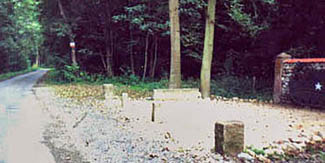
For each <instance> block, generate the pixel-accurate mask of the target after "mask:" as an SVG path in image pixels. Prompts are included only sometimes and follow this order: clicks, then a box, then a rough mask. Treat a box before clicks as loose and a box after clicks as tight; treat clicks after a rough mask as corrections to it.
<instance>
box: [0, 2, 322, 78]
mask: <svg viewBox="0 0 325 163" xmlns="http://www.w3.org/2000/svg"><path fill="white" fill-rule="evenodd" d="M172 1H174V2H175V0H170V1H168V0H161V1H155V0H138V1H132V0H0V20H1V21H0V56H1V61H0V62H1V64H0V73H6V72H11V71H19V70H23V69H26V68H30V67H32V66H35V67H38V66H39V65H40V66H42V67H52V68H55V69H56V70H58V72H57V79H58V80H67V79H66V77H65V75H66V73H64V72H66V71H70V72H71V71H72V72H77V73H78V75H81V76H82V75H84V74H86V75H92V76H104V77H113V76H133V77H136V78H139V79H141V80H144V81H145V80H149V79H161V78H168V77H169V74H170V67H171V66H170V63H171V37H170V35H171V32H170V31H171V30H170V25H171V21H170V20H171V19H170V16H169V15H170V6H169V5H170V3H171V2H172ZM177 2H178V1H177ZM207 8H208V1H205V0H179V9H178V11H179V12H178V14H179V27H180V53H181V54H180V56H181V59H180V60H181V74H182V79H189V78H190V79H193V78H194V79H199V77H200V70H201V64H202V56H203V50H204V39H205V37H207V36H205V31H206V28H205V27H206V20H207V19H209V17H210V18H211V17H212V16H209V15H208V14H207ZM215 8H216V9H215V15H214V16H213V17H215V18H214V19H215V20H214V31H213V32H212V35H213V36H214V42H213V60H212V66H211V74H212V79H218V78H220V77H221V76H225V75H226V76H236V77H242V78H254V79H255V78H257V79H263V80H267V81H271V82H272V80H273V79H272V78H273V69H274V59H275V56H276V55H278V54H279V53H281V52H287V53H289V54H291V55H292V56H294V57H297V58H303V57H324V54H325V53H324V52H325V46H324V44H325V1H323V0H312V1H304V0H286V1H281V0H217V1H216V4H215ZM209 31H211V29H210V30H209ZM209 31H208V32H209ZM208 34H209V33H208ZM71 42H74V43H75V46H76V48H75V49H76V51H75V53H72V52H71V47H70V43H71ZM72 54H74V55H72ZM81 72H82V73H81Z"/></svg>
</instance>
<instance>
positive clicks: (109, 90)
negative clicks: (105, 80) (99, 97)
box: [103, 84, 114, 100]
mask: <svg viewBox="0 0 325 163" xmlns="http://www.w3.org/2000/svg"><path fill="white" fill-rule="evenodd" d="M103 90H104V96H105V99H106V100H109V99H112V98H113V97H114V85H113V84H104V85H103Z"/></svg>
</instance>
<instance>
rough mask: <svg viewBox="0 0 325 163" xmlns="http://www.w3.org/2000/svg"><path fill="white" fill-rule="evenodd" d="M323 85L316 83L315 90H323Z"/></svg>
mask: <svg viewBox="0 0 325 163" xmlns="http://www.w3.org/2000/svg"><path fill="white" fill-rule="evenodd" d="M322 87H323V86H322V85H321V84H320V83H319V82H318V83H317V84H315V90H316V91H317V90H318V91H321V90H322Z"/></svg>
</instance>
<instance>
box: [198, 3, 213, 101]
mask: <svg viewBox="0 0 325 163" xmlns="http://www.w3.org/2000/svg"><path fill="white" fill-rule="evenodd" d="M215 10H216V0H209V2H208V10H207V14H206V24H205V36H204V50H203V59H202V67H201V93H202V98H208V97H210V79H211V63H212V56H213V40H214V27H215V26H214V25H215Z"/></svg>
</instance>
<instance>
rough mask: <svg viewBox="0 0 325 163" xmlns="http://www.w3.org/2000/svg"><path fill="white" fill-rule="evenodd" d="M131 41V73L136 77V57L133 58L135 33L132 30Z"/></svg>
mask: <svg viewBox="0 0 325 163" xmlns="http://www.w3.org/2000/svg"><path fill="white" fill-rule="evenodd" d="M130 40H131V45H130V63H131V65H130V66H131V73H132V74H133V75H135V70H134V56H133V31H132V29H131V28H130Z"/></svg>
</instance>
